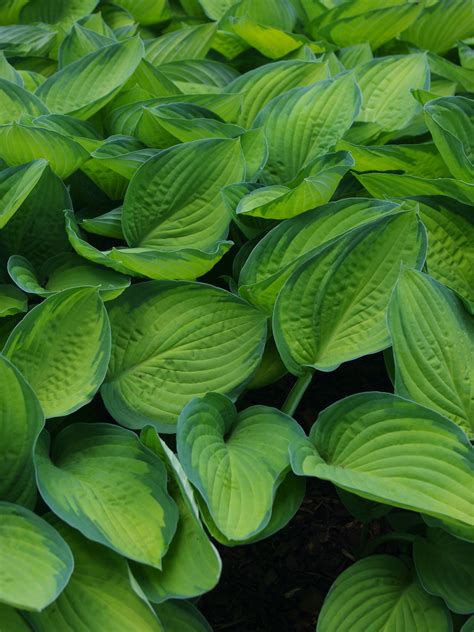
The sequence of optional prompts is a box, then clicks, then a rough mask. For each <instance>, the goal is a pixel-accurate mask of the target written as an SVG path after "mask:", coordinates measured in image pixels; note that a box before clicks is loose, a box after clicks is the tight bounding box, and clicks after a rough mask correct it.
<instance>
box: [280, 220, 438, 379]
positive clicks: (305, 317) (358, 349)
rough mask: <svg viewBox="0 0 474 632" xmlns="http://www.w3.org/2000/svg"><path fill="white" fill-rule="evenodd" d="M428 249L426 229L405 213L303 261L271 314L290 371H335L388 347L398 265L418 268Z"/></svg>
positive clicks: (363, 229)
mask: <svg viewBox="0 0 474 632" xmlns="http://www.w3.org/2000/svg"><path fill="white" fill-rule="evenodd" d="M425 253H426V232H425V229H424V227H423V225H422V224H421V222H420V221H419V219H418V218H417V216H416V214H415V213H412V212H406V213H397V214H395V215H387V216H385V217H382V218H380V219H378V220H376V221H374V222H371V223H368V224H366V225H363V226H361V227H360V228H359V229H358V230H356V231H352V232H350V233H348V234H347V235H345V236H343V237H342V238H341V239H338V240H336V241H335V242H334V243H332V244H329V245H328V246H327V247H326V248H322V249H320V250H318V251H316V253H315V254H314V255H313V256H312V257H311V258H307V259H306V261H304V262H303V263H301V265H299V266H298V267H297V268H296V269H295V270H294V272H292V274H291V276H290V277H289V278H288V280H287V281H286V283H285V285H284V286H283V288H282V290H281V291H280V293H279V295H278V298H277V301H276V304H275V309H274V314H273V328H274V335H275V341H276V344H277V347H278V350H279V352H280V355H281V356H282V359H283V362H284V363H285V365H286V366H287V368H288V370H289V371H291V372H292V373H294V374H295V375H301V374H303V373H305V371H307V370H308V368H314V369H318V370H320V371H321V370H322V371H332V370H334V369H335V368H337V367H338V366H339V365H340V364H341V363H342V362H347V361H349V360H353V359H354V358H358V357H360V356H361V355H367V354H368V353H375V352H376V351H381V350H382V349H384V347H387V346H389V341H390V337H389V332H388V328H387V323H386V316H387V309H388V305H389V301H390V296H391V294H392V291H393V288H394V286H395V283H396V281H397V278H398V275H399V273H400V267H401V266H402V265H406V266H408V267H417V268H420V267H421V266H422V265H423V262H424V260H425Z"/></svg>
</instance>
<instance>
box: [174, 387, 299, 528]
mask: <svg viewBox="0 0 474 632" xmlns="http://www.w3.org/2000/svg"><path fill="white" fill-rule="evenodd" d="M302 436H304V435H303V431H302V429H301V428H300V427H299V426H298V424H297V423H296V422H295V421H294V420H293V419H292V418H291V417H288V416H287V415H285V414H284V413H281V412H280V411H279V410H277V409H275V408H269V407H267V406H254V407H252V408H248V409H247V410H245V411H243V412H241V413H239V414H237V411H236V409H235V407H234V405H233V404H232V402H231V401H230V400H229V399H228V398H226V397H224V396H222V395H220V394H217V393H210V394H208V395H206V396H205V397H203V398H201V399H194V400H192V401H191V402H190V403H189V404H188V405H187V406H186V407H185V408H184V409H183V411H182V413H181V414H180V416H179V420H178V429H177V446H178V455H179V460H180V462H181V464H182V466H183V468H184V470H185V472H186V474H187V475H188V477H189V479H190V481H191V482H192V483H193V485H194V486H195V487H196V488H197V489H198V490H199V492H200V494H201V495H202V498H203V500H204V501H205V503H206V505H207V508H208V510H209V512H210V514H211V517H212V519H213V521H214V523H215V525H216V526H217V528H218V529H219V530H220V531H221V532H222V533H223V535H224V536H226V537H227V538H229V539H231V540H246V539H247V538H249V537H251V536H253V535H256V534H258V532H259V531H261V530H262V529H264V528H265V527H266V525H267V524H268V522H269V520H270V518H271V514H272V507H273V502H274V499H275V494H276V490H277V489H278V486H279V485H280V484H281V482H282V480H283V478H284V476H285V474H286V473H287V471H288V469H289V458H288V446H289V445H290V443H292V442H293V441H294V440H295V439H297V438H298V437H302ZM270 443H271V445H272V449H271V450H269V449H268V445H269V444H270ZM229 481H230V482H231V484H229Z"/></svg>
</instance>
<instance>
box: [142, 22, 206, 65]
mask: <svg viewBox="0 0 474 632" xmlns="http://www.w3.org/2000/svg"><path fill="white" fill-rule="evenodd" d="M215 32H216V25H215V24H200V25H199V26H191V27H186V28H183V29H179V30H177V31H171V32H170V33H165V34H164V35H161V36H160V37H157V38H155V39H153V40H147V42H146V45H145V59H146V60H147V61H149V62H150V63H151V64H153V65H154V66H157V67H159V66H160V65H161V64H164V63H165V62H168V61H179V60H181V59H200V58H204V57H205V56H206V54H207V53H208V51H209V49H210V47H211V42H212V38H213V37H214V34H215Z"/></svg>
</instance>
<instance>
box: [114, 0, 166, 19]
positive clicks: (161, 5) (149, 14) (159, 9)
mask: <svg viewBox="0 0 474 632" xmlns="http://www.w3.org/2000/svg"><path fill="white" fill-rule="evenodd" d="M118 4H119V5H120V6H121V7H123V8H124V9H127V11H129V12H130V14H131V15H132V16H133V17H134V18H135V20H136V21H137V22H139V23H140V24H143V25H147V24H158V23H159V22H163V21H164V20H167V19H169V18H170V17H171V13H170V10H169V6H168V0H120V2H119V3H118Z"/></svg>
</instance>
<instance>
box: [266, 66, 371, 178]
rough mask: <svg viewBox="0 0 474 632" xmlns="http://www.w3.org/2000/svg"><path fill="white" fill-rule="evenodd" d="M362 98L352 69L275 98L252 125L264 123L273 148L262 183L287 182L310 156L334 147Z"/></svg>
mask: <svg viewBox="0 0 474 632" xmlns="http://www.w3.org/2000/svg"><path fill="white" fill-rule="evenodd" d="M359 102H360V98H359V89H358V87H357V84H356V83H355V81H354V78H353V76H352V75H351V74H350V73H347V74H343V75H340V76H338V77H336V78H335V79H327V80H324V81H319V82H316V83H314V84H312V85H310V86H308V87H302V88H295V89H293V90H291V91H290V92H287V93H284V94H282V95H280V96H278V97H275V98H274V99H273V100H272V101H271V102H270V103H268V105H266V107H265V108H264V109H263V110H262V111H261V112H260V114H259V115H258V116H257V118H256V119H255V121H254V127H263V129H264V131H265V134H266V137H267V142H268V148H269V158H268V162H267V165H266V167H265V169H264V171H263V175H262V179H263V180H264V182H265V183H266V184H280V183H283V182H288V181H290V180H292V179H293V178H294V177H296V176H297V174H298V172H299V171H300V169H302V168H303V167H304V166H305V165H306V164H307V163H308V162H309V161H310V160H311V159H313V158H315V157H317V156H320V155H322V154H324V153H326V152H328V151H330V150H331V149H332V148H333V147H334V146H335V144H336V143H337V141H338V140H339V139H340V138H341V137H342V136H343V135H344V133H345V132H346V131H347V130H348V129H349V127H350V126H351V124H352V122H353V120H354V118H355V116H356V115H357V112H358V110H359Z"/></svg>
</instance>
